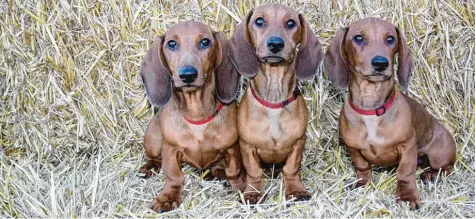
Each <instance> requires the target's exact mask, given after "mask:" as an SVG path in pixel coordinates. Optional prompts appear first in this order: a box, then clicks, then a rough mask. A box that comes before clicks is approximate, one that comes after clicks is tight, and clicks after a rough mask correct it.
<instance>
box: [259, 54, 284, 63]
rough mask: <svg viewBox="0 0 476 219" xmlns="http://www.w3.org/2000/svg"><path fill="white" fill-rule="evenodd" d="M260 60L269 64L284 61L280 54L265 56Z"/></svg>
mask: <svg viewBox="0 0 476 219" xmlns="http://www.w3.org/2000/svg"><path fill="white" fill-rule="evenodd" d="M261 62H264V63H270V64H279V63H283V62H286V60H284V58H283V57H280V56H265V57H263V58H261Z"/></svg>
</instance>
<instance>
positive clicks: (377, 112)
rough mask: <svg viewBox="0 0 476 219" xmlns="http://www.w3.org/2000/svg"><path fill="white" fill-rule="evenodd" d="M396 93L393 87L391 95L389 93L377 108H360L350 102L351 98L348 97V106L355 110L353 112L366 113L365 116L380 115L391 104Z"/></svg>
mask: <svg viewBox="0 0 476 219" xmlns="http://www.w3.org/2000/svg"><path fill="white" fill-rule="evenodd" d="M396 94H397V92H396V91H395V88H394V89H393V92H392V95H390V98H389V99H388V100H387V102H386V103H384V104H383V105H382V106H381V107H378V108H377V109H371V110H365V109H360V108H358V107H356V106H355V105H354V104H353V103H352V100H351V99H350V98H349V105H350V107H352V109H353V110H355V112H357V113H359V114H362V115H366V116H373V115H377V116H381V115H383V114H385V112H387V110H388V109H389V108H390V107H391V106H392V104H393V101H394V100H395V96H396Z"/></svg>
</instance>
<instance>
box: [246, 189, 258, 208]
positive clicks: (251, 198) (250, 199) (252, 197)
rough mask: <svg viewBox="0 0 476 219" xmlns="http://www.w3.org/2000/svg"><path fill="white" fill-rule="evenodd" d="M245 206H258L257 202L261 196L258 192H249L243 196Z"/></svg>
mask: <svg viewBox="0 0 476 219" xmlns="http://www.w3.org/2000/svg"><path fill="white" fill-rule="evenodd" d="M244 199H245V204H250V205H254V204H258V201H259V200H260V199H261V194H260V193H259V192H250V193H249V194H245V195H244Z"/></svg>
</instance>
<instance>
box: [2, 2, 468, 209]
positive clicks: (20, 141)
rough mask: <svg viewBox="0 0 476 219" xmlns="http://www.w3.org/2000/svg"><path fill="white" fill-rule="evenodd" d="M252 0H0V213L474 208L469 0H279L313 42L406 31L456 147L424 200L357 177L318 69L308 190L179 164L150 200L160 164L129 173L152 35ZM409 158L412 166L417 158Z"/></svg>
mask: <svg viewBox="0 0 476 219" xmlns="http://www.w3.org/2000/svg"><path fill="white" fill-rule="evenodd" d="M263 3H265V2H264V1H263V2H262V1H256V2H255V1H238V3H235V1H226V0H221V1H220V0H217V1H209V0H204V1H195V0H193V1H165V0H164V1H160V0H159V1H92V0H75V1H62V0H61V1H54V0H45V1H13V0H4V1H1V2H0V17H1V19H0V30H1V33H0V122H1V123H0V147H1V148H0V200H1V201H0V217H156V216H168V217H264V216H266V217H313V218H314V217H432V218H433V217H471V218H474V217H475V212H474V211H475V210H474V209H475V208H474V204H475V203H474V197H475V195H474V194H475V193H474V187H475V182H474V179H475V174H474V165H475V162H474V161H475V147H474V133H475V129H474V127H475V126H474V110H475V108H474V102H475V100H474V79H475V77H474V74H475V73H474V58H475V57H474V54H475V46H474V45H475V41H474V34H475V28H474V2H472V1H462V0H461V1H424V0H406V1H397V0H390V1H374V0H362V1H351V0H332V1H326V0H316V1H305V0H300V1H291V0H286V1H280V3H282V4H285V5H288V6H291V7H293V8H295V9H296V10H297V11H298V12H301V13H304V15H305V17H306V18H307V20H308V21H309V23H310V25H311V28H312V30H313V31H314V32H315V33H316V34H317V35H318V37H319V39H320V40H321V42H322V43H323V47H324V49H325V48H327V47H328V45H329V42H330V38H331V37H332V36H333V35H334V33H335V30H336V28H338V27H342V26H345V25H348V24H349V23H350V22H352V21H355V20H357V19H359V18H364V17H368V16H375V17H381V18H385V19H387V20H389V21H391V22H393V23H395V24H396V25H398V26H399V27H400V28H401V30H403V31H404V34H405V36H406V39H407V42H408V44H409V46H410V48H411V50H412V52H413V55H414V60H415V62H414V63H415V70H414V72H413V77H412V81H411V86H410V90H409V95H410V96H412V97H414V98H415V99H416V100H418V101H419V102H421V103H423V104H424V105H425V106H426V107H427V109H428V110H429V111H430V112H431V113H432V114H433V115H434V116H435V117H436V118H438V119H439V120H440V121H441V122H442V123H443V124H444V125H445V126H446V127H447V128H448V129H449V130H450V132H451V133H452V134H453V135H454V137H455V139H456V142H457V148H458V160H457V163H456V166H455V169H454V172H453V173H452V174H451V175H450V176H449V177H440V178H439V179H438V182H437V183H436V184H429V185H425V184H423V183H422V182H421V181H420V179H418V180H417V187H418V191H419V192H420V194H421V198H422V201H423V208H422V209H420V210H419V211H414V212H412V211H409V208H408V206H406V205H401V206H399V205H397V204H396V203H395V195H394V194H395V187H396V181H395V173H394V172H393V171H392V170H387V169H378V168H374V175H373V181H372V184H370V185H368V186H366V187H364V188H359V189H355V190H351V189H349V187H350V185H351V183H352V182H354V181H355V174H354V172H353V166H352V164H351V161H350V158H349V157H348V155H347V154H346V152H345V150H344V148H343V147H342V146H340V145H339V141H338V134H337V128H338V127H337V116H338V113H339V109H340V107H341V106H342V102H343V97H344V96H345V95H346V90H338V89H335V88H333V86H332V85H330V83H329V81H327V80H325V78H324V77H323V76H322V75H323V74H322V73H321V72H320V73H319V75H318V76H316V77H315V78H314V79H313V80H311V81H307V82H305V83H304V96H305V99H306V101H307V103H308V108H309V110H310V118H309V126H308V131H307V136H308V139H309V140H308V142H307V144H306V150H305V152H304V159H303V161H302V172H303V179H304V184H305V186H306V187H307V188H308V189H309V190H310V191H311V192H312V194H313V197H312V199H311V200H310V201H307V202H299V203H287V202H285V201H284V199H283V191H284V190H283V181H282V178H281V177H278V179H268V178H267V179H266V180H265V182H266V191H267V193H268V198H267V199H266V200H265V202H264V204H262V205H260V206H257V207H255V208H251V207H250V206H247V205H243V204H241V203H240V202H239V199H240V198H239V195H238V194H237V193H233V192H231V190H230V188H229V187H226V186H223V183H222V182H218V181H211V182H207V181H201V180H200V173H199V172H197V171H194V170H193V169H192V168H190V167H188V166H186V167H184V170H185V172H186V178H185V191H184V197H183V200H184V202H183V203H182V205H181V206H180V208H179V209H177V210H175V211H172V212H170V213H164V214H162V215H159V214H156V213H154V212H152V211H151V210H150V208H149V207H150V205H151V201H152V199H153V198H154V197H155V195H157V194H158V192H159V191H160V190H161V188H162V186H163V183H164V176H163V174H162V173H158V174H156V175H154V176H153V177H151V178H150V179H142V178H140V177H138V174H137V170H138V168H139V167H140V166H141V165H142V164H143V162H144V152H143V149H142V147H143V139H142V138H143V134H144V130H145V128H146V126H147V122H148V120H149V119H150V118H151V116H152V115H153V113H154V109H153V108H152V107H151V106H150V105H149V104H148V102H147V99H146V97H145V92H144V88H143V86H142V83H141V80H140V77H139V67H140V62H141V60H142V59H143V57H144V55H145V52H146V51H147V49H148V48H149V43H150V41H151V39H153V36H154V35H158V34H162V33H163V32H164V31H165V30H166V28H168V27H170V26H172V25H174V24H176V23H177V22H179V21H184V20H189V19H193V20H197V21H202V22H205V23H207V24H209V25H210V26H211V27H212V28H213V29H214V30H219V31H224V32H225V34H226V35H227V36H229V35H230V33H231V32H232V31H233V30H234V28H235V26H236V24H237V22H238V21H239V20H240V19H241V18H242V17H243V16H244V15H245V14H246V12H247V11H248V10H249V9H251V8H254V7H256V6H258V5H260V4H263ZM419 172H421V171H419Z"/></svg>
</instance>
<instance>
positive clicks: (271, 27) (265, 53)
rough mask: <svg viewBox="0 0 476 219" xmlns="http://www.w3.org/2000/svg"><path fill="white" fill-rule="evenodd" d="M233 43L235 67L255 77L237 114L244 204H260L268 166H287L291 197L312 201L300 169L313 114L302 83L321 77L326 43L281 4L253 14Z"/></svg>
mask: <svg viewBox="0 0 476 219" xmlns="http://www.w3.org/2000/svg"><path fill="white" fill-rule="evenodd" d="M230 42H231V43H230V45H231V46H230V47H228V48H229V49H230V50H229V51H228V56H229V58H230V59H231V61H232V63H233V66H234V67H235V68H236V69H237V70H238V73H240V74H241V75H243V76H246V77H249V78H251V79H250V81H249V85H248V88H247V90H246V92H245V94H244V96H243V97H242V100H241V102H240V105H239V107H238V116H237V117H238V124H237V128H238V134H239V136H240V140H239V142H240V150H241V155H242V157H243V165H244V167H245V169H246V173H247V177H246V178H247V184H248V186H247V187H246V190H245V192H244V200H245V201H246V202H248V203H250V204H256V203H258V202H259V201H260V200H261V198H262V193H263V167H264V166H265V165H264V164H277V165H281V166H282V173H283V178H284V184H285V188H286V191H285V196H286V199H292V198H294V199H296V200H307V199H309V198H310V197H311V196H310V194H309V192H308V191H307V190H306V188H305V187H304V185H303V184H302V180H301V171H300V168H301V160H302V153H303V150H304V145H305V142H306V127H307V121H308V111H307V107H306V103H305V101H304V98H303V97H302V96H301V95H300V90H299V88H298V80H307V79H310V78H311V77H313V76H314V75H315V74H316V73H317V70H318V67H319V65H320V63H321V61H322V59H323V54H322V51H321V48H322V47H321V44H320V42H319V40H318V38H317V37H316V35H315V34H314V33H313V32H312V30H311V29H310V27H309V25H308V23H307V21H306V20H305V19H304V16H303V15H302V14H298V13H297V12H296V11H295V10H293V9H291V8H289V7H286V6H283V5H279V4H270V5H263V6H260V7H258V8H256V9H255V10H251V11H250V12H249V13H248V14H247V15H246V17H245V18H244V19H243V20H242V21H241V22H240V24H239V25H238V26H237V28H236V30H235V32H234V33H233V35H232V37H231V39H230Z"/></svg>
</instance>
